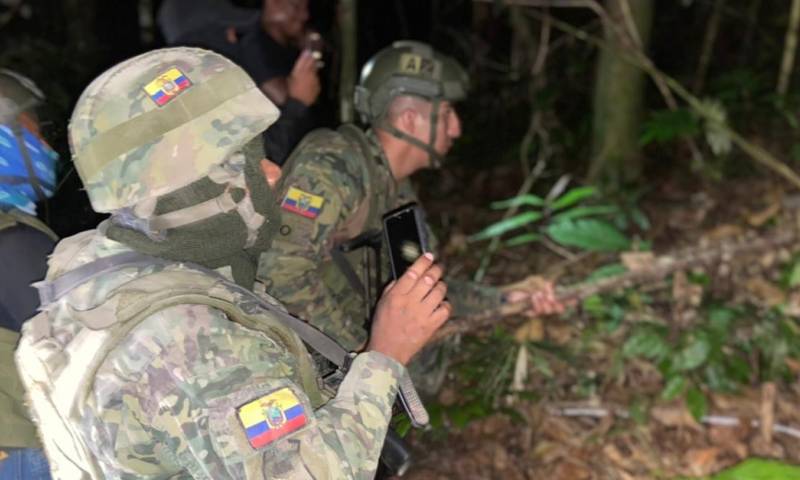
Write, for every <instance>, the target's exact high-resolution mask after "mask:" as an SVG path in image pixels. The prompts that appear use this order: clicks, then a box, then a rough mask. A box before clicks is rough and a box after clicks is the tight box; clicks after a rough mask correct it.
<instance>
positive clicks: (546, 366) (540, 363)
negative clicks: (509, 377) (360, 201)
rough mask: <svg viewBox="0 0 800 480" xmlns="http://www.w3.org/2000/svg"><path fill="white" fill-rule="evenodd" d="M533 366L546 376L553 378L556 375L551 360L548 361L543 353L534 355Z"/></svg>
mask: <svg viewBox="0 0 800 480" xmlns="http://www.w3.org/2000/svg"><path fill="white" fill-rule="evenodd" d="M533 366H534V367H535V368H536V370H537V371H538V372H539V373H541V374H542V375H544V376H545V377H546V378H553V377H554V376H555V374H554V373H553V369H552V368H550V362H548V361H547V359H546V358H544V357H543V356H542V355H534V356H533Z"/></svg>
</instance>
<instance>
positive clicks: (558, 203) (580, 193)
mask: <svg viewBox="0 0 800 480" xmlns="http://www.w3.org/2000/svg"><path fill="white" fill-rule="evenodd" d="M596 194H597V189H596V188H595V187H575V188H573V189H572V190H570V191H568V192H567V193H565V194H564V195H561V196H560V197H558V198H557V199H555V200H554V201H553V203H552V204H550V210H552V211H556V210H561V209H562V208H567V207H569V206H572V205H575V204H576V203H578V202H580V201H581V200H583V199H584V198H588V197H591V196H594V195H596Z"/></svg>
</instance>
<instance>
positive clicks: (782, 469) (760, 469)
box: [711, 458, 800, 480]
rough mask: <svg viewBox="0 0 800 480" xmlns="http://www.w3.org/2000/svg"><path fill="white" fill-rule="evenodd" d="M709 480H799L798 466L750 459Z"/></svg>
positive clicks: (799, 467) (799, 468)
mask: <svg viewBox="0 0 800 480" xmlns="http://www.w3.org/2000/svg"><path fill="white" fill-rule="evenodd" d="M711 480H800V466H796V465H789V464H787V463H783V462H779V461H776V460H762V459H760V458H750V459H747V460H745V461H744V462H742V463H740V464H739V465H736V466H735V467H731V468H729V469H727V470H725V471H723V472H720V473H718V474H716V475H714V476H713V477H711Z"/></svg>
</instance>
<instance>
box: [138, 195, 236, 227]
mask: <svg viewBox="0 0 800 480" xmlns="http://www.w3.org/2000/svg"><path fill="white" fill-rule="evenodd" d="M238 206H239V204H238V203H236V201H235V200H234V199H233V197H231V194H230V192H228V191H227V190H226V191H225V192H223V193H222V195H219V196H218V197H214V198H211V199H209V200H206V201H205V202H202V203H198V204H197V205H192V206H191V207H186V208H182V209H180V210H175V211H173V212H169V213H165V214H163V215H158V216H155V217H152V218H150V219H148V223H147V224H148V227H149V228H150V229H151V230H153V231H160V230H168V229H172V228H180V227H183V226H186V225H189V224H191V223H195V222H199V221H201V220H205V219H207V218H211V217H213V216H215V215H220V214H223V213H228V212H230V211H231V210H234V209H236V208H237V207H238Z"/></svg>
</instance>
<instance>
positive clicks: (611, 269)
mask: <svg viewBox="0 0 800 480" xmlns="http://www.w3.org/2000/svg"><path fill="white" fill-rule="evenodd" d="M627 271H628V269H627V268H626V267H625V265H623V264H621V263H612V264H610V265H603V266H602V267H600V268H598V269H597V270H595V271H594V272H592V273H590V274H589V276H588V277H587V278H586V281H588V282H594V281H597V280H601V279H603V278H609V277H616V276H618V275H622V274H623V273H626V272H627Z"/></svg>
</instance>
